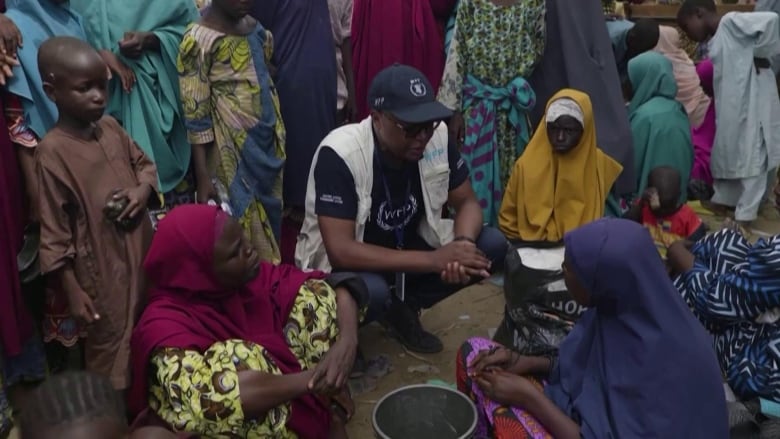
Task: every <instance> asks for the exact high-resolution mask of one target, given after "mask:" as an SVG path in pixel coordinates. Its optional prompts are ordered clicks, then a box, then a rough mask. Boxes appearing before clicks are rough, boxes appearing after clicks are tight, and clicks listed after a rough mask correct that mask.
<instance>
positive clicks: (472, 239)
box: [452, 235, 477, 245]
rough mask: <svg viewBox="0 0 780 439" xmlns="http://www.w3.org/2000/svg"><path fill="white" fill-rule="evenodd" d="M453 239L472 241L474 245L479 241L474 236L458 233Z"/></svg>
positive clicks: (454, 240)
mask: <svg viewBox="0 0 780 439" xmlns="http://www.w3.org/2000/svg"><path fill="white" fill-rule="evenodd" d="M452 241H453V242H458V241H465V242H470V243H472V244H474V245H477V241H476V240H475V239H474V238H472V237H470V236H466V235H458V236H456V237H455V239H453V240H452Z"/></svg>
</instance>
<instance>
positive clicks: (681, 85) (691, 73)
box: [655, 26, 710, 127]
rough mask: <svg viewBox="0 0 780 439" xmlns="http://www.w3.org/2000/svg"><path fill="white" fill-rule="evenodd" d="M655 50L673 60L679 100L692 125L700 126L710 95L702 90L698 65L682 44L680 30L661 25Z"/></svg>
mask: <svg viewBox="0 0 780 439" xmlns="http://www.w3.org/2000/svg"><path fill="white" fill-rule="evenodd" d="M658 31H659V32H658V45H657V46H656V47H655V51H656V52H658V53H660V54H662V55H663V56H665V57H666V58H668V59H669V61H671V62H672V69H673V71H674V80H675V81H677V96H676V98H677V100H678V101H679V102H680V103H681V104H683V107H685V112H686V113H688V120H689V121H690V122H691V127H698V126H699V125H701V124H702V121H704V116H705V114H706V113H707V109H708V108H709V106H710V97H709V96H707V94H706V93H705V92H704V90H702V86H701V84H700V80H699V76H698V75H697V74H696V66H695V65H694V64H693V61H691V58H690V57H689V56H688V54H687V53H686V52H685V50H683V49H682V46H681V45H680V32H679V31H678V30H677V29H676V28H673V27H670V26H659V28H658Z"/></svg>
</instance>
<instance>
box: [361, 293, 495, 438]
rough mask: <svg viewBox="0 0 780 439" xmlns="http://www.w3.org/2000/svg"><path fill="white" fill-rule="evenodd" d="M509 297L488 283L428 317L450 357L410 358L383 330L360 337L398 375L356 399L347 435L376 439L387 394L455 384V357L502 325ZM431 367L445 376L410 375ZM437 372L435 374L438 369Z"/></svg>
mask: <svg viewBox="0 0 780 439" xmlns="http://www.w3.org/2000/svg"><path fill="white" fill-rule="evenodd" d="M503 314H504V296H503V291H502V290H501V288H500V287H498V286H496V285H493V284H491V283H490V282H485V283H483V284H479V285H474V286H472V287H469V288H466V289H464V290H462V291H460V292H459V293H457V294H455V295H453V296H451V297H449V298H448V299H447V300H445V301H443V302H441V303H439V304H438V305H436V306H435V307H434V308H431V309H430V310H427V311H426V312H424V313H423V316H422V323H423V326H424V327H425V328H426V329H427V330H429V331H431V332H433V333H434V334H436V335H438V336H439V337H441V339H442V342H443V343H444V351H443V352H441V353H439V354H435V355H417V354H409V353H407V352H405V351H404V349H403V348H402V347H401V345H400V344H398V343H397V342H396V341H395V340H393V339H390V338H388V337H387V336H386V335H385V332H384V330H383V329H382V327H380V326H379V325H377V324H372V325H369V326H367V327H365V328H363V329H362V330H361V332H360V345H361V347H362V349H363V353H364V355H365V356H366V358H370V357H372V356H374V355H378V354H384V355H387V356H388V357H390V360H391V361H392V364H393V371H392V372H391V373H390V374H389V375H387V376H386V377H384V378H382V379H381V380H380V381H379V383H378V385H377V388H376V390H374V391H372V392H370V393H366V394H362V395H358V396H356V397H355V416H354V417H353V418H352V421H351V422H350V423H349V425H348V428H347V430H348V431H349V437H350V438H352V439H368V438H371V437H374V433H373V427H372V423H371V415H372V412H373V410H374V405H375V404H376V403H377V401H379V399H380V398H382V396H383V395H385V394H386V393H388V392H390V391H392V390H395V389H397V388H399V387H403V386H405V385H409V384H420V383H425V382H427V381H428V380H432V379H440V380H443V381H446V382H448V383H454V382H455V354H456V352H457V351H458V347H460V344H461V343H462V342H463V341H464V340H466V339H467V338H469V337H473V336H482V337H488V330H489V329H490V328H495V327H497V326H498V325H499V323H501V319H502V318H503ZM425 364H429V365H430V366H432V367H430V369H431V370H432V371H434V372H435V370H437V369H438V371H439V373H434V372H432V373H420V372H409V367H415V366H421V365H425ZM434 368H435V369H434Z"/></svg>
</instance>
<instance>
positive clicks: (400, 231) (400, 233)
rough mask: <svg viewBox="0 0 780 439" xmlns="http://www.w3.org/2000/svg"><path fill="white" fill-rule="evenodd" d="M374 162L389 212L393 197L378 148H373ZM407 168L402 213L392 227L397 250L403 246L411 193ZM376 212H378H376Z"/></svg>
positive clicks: (410, 180)
mask: <svg viewBox="0 0 780 439" xmlns="http://www.w3.org/2000/svg"><path fill="white" fill-rule="evenodd" d="M374 164H375V165H376V168H377V172H379V176H380V177H382V185H383V186H384V188H385V198H386V199H387V207H388V209H389V211H390V212H394V211H395V208H394V207H393V198H392V196H391V195H392V194H391V193H390V185H388V184H387V178H386V177H385V171H384V168H383V167H382V160H381V159H380V158H379V148H375V149H374ZM410 177H411V176H410V172H409V169H407V170H406V194H405V195H404V198H403V199H402V201H401V210H402V212H401V214H402V215H403V216H402V217H401V218H400V221H399V222H398V225H397V226H396V227H394V228H393V233H394V234H395V245H396V248H397V249H398V250H401V249H403V248H404V228H405V227H406V215H407V212H406V203H407V202H408V201H409V195H411V193H412V179H411V178H410ZM377 214H378V213H377Z"/></svg>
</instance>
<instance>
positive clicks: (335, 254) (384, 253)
mask: <svg viewBox="0 0 780 439" xmlns="http://www.w3.org/2000/svg"><path fill="white" fill-rule="evenodd" d="M333 250H334V251H328V258H329V259H330V263H331V265H333V268H334V269H337V270H348V271H369V272H380V273H394V272H396V273H397V272H404V273H431V272H434V271H436V269H435V268H434V267H433V263H432V258H431V252H429V251H428V252H426V251H417V250H396V249H389V248H385V247H380V246H378V245H372V244H366V243H363V242H358V241H353V242H349V243H343V244H342V245H340V246H338V248H335V249H333Z"/></svg>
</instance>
